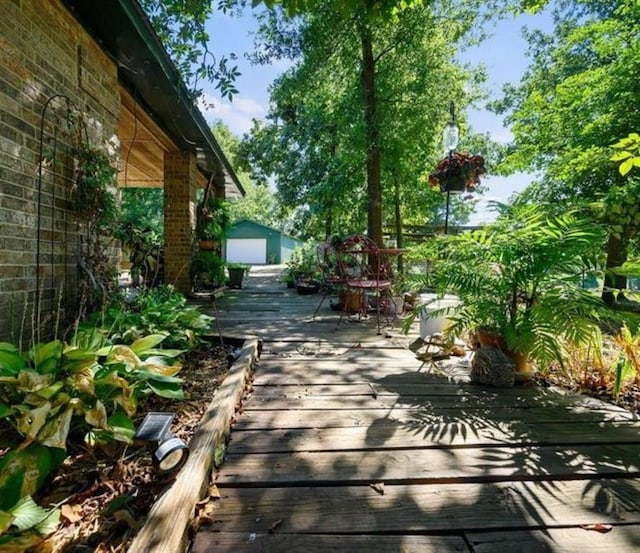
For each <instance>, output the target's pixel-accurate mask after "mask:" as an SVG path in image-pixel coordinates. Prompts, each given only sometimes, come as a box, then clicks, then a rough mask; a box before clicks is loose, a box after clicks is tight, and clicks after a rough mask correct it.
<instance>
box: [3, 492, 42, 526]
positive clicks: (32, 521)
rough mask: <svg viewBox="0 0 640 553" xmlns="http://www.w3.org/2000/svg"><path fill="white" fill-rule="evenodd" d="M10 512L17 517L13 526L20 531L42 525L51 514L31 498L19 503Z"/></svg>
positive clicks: (25, 498)
mask: <svg viewBox="0 0 640 553" xmlns="http://www.w3.org/2000/svg"><path fill="white" fill-rule="evenodd" d="M9 512H10V513H11V514H12V515H13V516H14V517H15V518H14V521H13V526H15V527H16V528H17V529H18V530H29V529H31V528H35V527H36V526H38V524H40V523H42V522H43V521H44V520H45V519H46V518H47V517H48V516H49V512H48V511H45V510H44V509H43V508H42V507H40V506H39V505H38V504H37V503H36V502H35V501H34V500H33V499H32V498H31V497H30V496H28V495H27V496H25V497H23V498H22V499H20V500H19V501H18V503H16V504H15V505H14V506H13V507H12V508H11V509H9Z"/></svg>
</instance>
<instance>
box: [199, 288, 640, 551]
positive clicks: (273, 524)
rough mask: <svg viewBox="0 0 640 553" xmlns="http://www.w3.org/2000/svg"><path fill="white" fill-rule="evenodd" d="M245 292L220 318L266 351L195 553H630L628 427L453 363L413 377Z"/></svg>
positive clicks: (373, 339)
mask: <svg viewBox="0 0 640 553" xmlns="http://www.w3.org/2000/svg"><path fill="white" fill-rule="evenodd" d="M253 282H254V285H253V286H251V285H250V286H248V287H247V288H246V289H244V290H239V291H233V292H229V293H227V294H226V295H225V297H224V298H223V299H221V300H218V302H217V307H218V311H219V315H220V319H221V323H222V327H223V329H224V332H225V334H238V335H242V334H252V335H259V336H260V337H262V339H263V340H264V348H263V353H262V357H261V360H260V362H259V365H258V368H257V371H256V375H255V382H254V388H253V391H252V393H251V395H250V396H249V398H248V400H247V401H246V402H245V404H244V407H243V410H242V412H241V413H240V414H238V416H237V420H236V424H235V426H234V427H233V430H232V433H231V441H230V443H229V447H228V451H227V457H226V460H225V462H224V464H223V466H222V468H221V469H220V471H219V474H218V476H217V479H216V483H217V487H218V489H219V491H220V495H221V498H220V500H219V503H218V510H217V511H216V512H215V513H214V514H213V523H212V524H211V525H210V526H208V527H205V528H202V529H201V530H200V532H199V533H198V535H197V538H196V540H195V542H194V544H193V549H192V550H193V551H194V552H198V553H204V552H217V551H229V552H245V551H247V552H254V551H255V552H257V551H260V552H266V551H269V552H287V553H289V552H305V553H313V552H326V551H341V552H349V553H352V552H363V553H364V552H365V551H366V552H370V551H376V552H420V553H429V552H438V553H442V552H454V551H455V552H474V553H499V552H510V553H512V552H527V553H533V552H562V553H575V552H579V553H591V552H604V551H607V552H609V551H615V552H616V553H617V552H633V551H640V479H639V478H638V477H639V476H640V422H639V421H638V420H636V418H635V417H633V416H632V415H631V414H630V413H628V412H626V411H624V410H622V409H619V408H617V407H615V406H612V405H607V404H604V403H601V402H599V401H596V400H592V399H588V398H585V397H581V396H578V395H574V394H570V393H565V392H562V391H558V390H552V389H547V388H534V387H518V388H513V389H508V390H494V389H490V388H483V387H479V386H473V385H470V384H468V383H466V382H465V377H464V374H465V371H466V369H465V361H464V360H463V361H457V362H454V363H453V364H452V365H451V366H449V367H443V368H431V369H430V370H427V368H426V367H423V368H422V370H418V369H419V368H420V362H419V361H417V360H416V359H415V357H414V356H413V354H412V353H411V352H410V351H408V350H407V349H406V348H405V347H404V346H405V344H406V343H407V342H408V341H410V338H409V339H408V338H407V337H403V336H402V335H401V334H400V333H399V332H398V331H397V329H396V330H391V331H389V333H388V336H386V337H385V336H376V333H375V326H374V325H372V324H371V323H369V322H354V323H343V324H341V325H340V326H337V324H336V323H337V321H338V315H337V314H336V313H334V312H332V311H331V310H330V309H329V306H328V302H326V305H325V306H323V308H322V310H321V316H320V317H319V318H318V319H316V320H312V318H311V314H312V313H313V310H314V309H315V307H316V305H317V303H318V301H319V300H320V297H319V296H311V297H303V296H298V295H297V294H295V291H288V290H286V289H285V288H284V287H277V288H270V287H268V286H267V287H262V288H261V287H260V286H259V284H255V283H259V279H257V277H254V280H253ZM456 363H457V365H456Z"/></svg>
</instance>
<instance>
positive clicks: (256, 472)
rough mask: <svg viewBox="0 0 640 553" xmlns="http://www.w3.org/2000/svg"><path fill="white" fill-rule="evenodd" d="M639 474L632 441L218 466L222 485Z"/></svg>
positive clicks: (233, 460)
mask: <svg viewBox="0 0 640 553" xmlns="http://www.w3.org/2000/svg"><path fill="white" fill-rule="evenodd" d="M598 475H601V476H612V475H619V476H620V477H624V478H626V477H629V476H633V477H640V456H638V446H637V445H633V444H631V445H625V444H602V445H596V446H593V445H577V446H529V447H520V446H519V445H517V446H505V447H489V446H487V447H479V448H473V447H464V448H456V449H452V448H447V447H442V448H437V449H401V450H382V449H379V450H374V451H330V452H324V451H319V452H305V451H295V452H291V453H272V454H261V453H256V454H253V455H244V454H235V453H233V454H231V455H229V456H228V457H227V458H226V459H225V462H224V465H223V466H222V467H221V469H220V479H221V480H220V482H221V484H223V485H225V486H227V485H232V486H243V485H244V486H252V485H260V486H265V485H270V486H279V485H294V484H295V485H298V484H301V483H304V482H309V481H313V482H315V483H319V484H327V485H334V484H336V483H343V484H344V483H350V482H352V483H363V482H364V483H366V482H371V481H374V480H376V479H378V480H384V481H386V482H398V483H405V482H415V483H428V482H430V483H438V482H448V481H449V482H450V481H464V480H475V481H487V482H490V481H505V480H508V479H514V480H520V479H527V478H534V477H535V478H544V479H546V480H552V479H554V478H560V479H562V478H575V477H578V476H584V477H597V476H598Z"/></svg>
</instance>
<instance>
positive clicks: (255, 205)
mask: <svg viewBox="0 0 640 553" xmlns="http://www.w3.org/2000/svg"><path fill="white" fill-rule="evenodd" d="M212 130H213V133H214V134H215V136H216V138H217V139H218V142H219V144H220V146H221V147H222V149H223V150H224V153H225V155H226V156H227V159H229V161H230V162H231V165H233V167H234V169H235V172H236V175H237V177H238V179H239V180H240V183H241V184H242V187H243V188H244V190H245V195H244V196H241V197H238V198H230V199H229V200H228V201H227V205H228V208H229V218H230V219H231V221H234V222H236V221H240V220H241V219H249V220H250V221H255V222H256V223H260V224H262V225H266V226H268V227H272V228H277V229H280V230H285V224H283V217H282V212H281V207H280V206H279V204H278V202H277V199H276V197H275V196H274V195H273V193H272V192H271V190H270V189H269V185H268V183H267V182H265V181H262V180H259V179H257V178H256V176H255V175H253V174H251V172H250V169H249V168H248V164H247V162H246V160H245V159H244V157H243V155H244V152H243V150H242V147H241V142H240V140H239V139H238V138H236V137H235V136H234V135H233V134H232V133H231V131H230V130H229V128H228V127H227V126H226V125H225V124H224V123H223V122H222V121H216V122H215V123H214V125H213V127H212Z"/></svg>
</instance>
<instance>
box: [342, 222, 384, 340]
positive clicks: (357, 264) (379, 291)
mask: <svg viewBox="0 0 640 553" xmlns="http://www.w3.org/2000/svg"><path fill="white" fill-rule="evenodd" d="M336 253H337V262H338V274H339V275H340V277H341V279H342V282H343V286H344V288H345V291H346V292H347V293H349V292H351V293H352V294H356V295H357V296H358V298H359V300H358V305H359V313H358V315H359V317H363V316H366V315H368V314H369V312H370V311H375V314H376V325H377V333H378V334H381V332H380V313H381V312H384V311H385V309H386V308H385V306H386V305H388V302H389V299H390V297H391V276H390V275H391V270H390V266H388V263H387V261H388V258H387V257H385V256H382V255H381V253H380V250H379V248H378V247H377V246H376V244H375V242H373V240H371V239H370V238H369V237H367V236H364V235H354V236H350V237H349V238H346V239H345V240H344V241H343V242H342V243H341V244H340V246H339V247H338V248H337V249H336ZM344 303H345V304H346V302H344ZM345 313H346V309H345V305H343V309H342V313H341V315H340V321H342V318H343V316H344V315H345Z"/></svg>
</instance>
